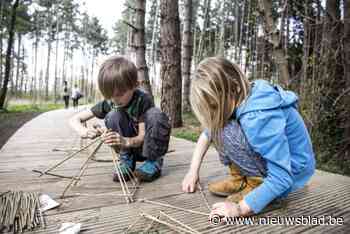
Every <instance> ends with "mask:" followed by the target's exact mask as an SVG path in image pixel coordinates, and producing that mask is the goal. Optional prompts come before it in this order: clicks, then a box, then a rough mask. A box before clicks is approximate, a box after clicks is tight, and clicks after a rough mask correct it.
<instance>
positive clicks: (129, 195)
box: [33, 134, 140, 203]
mask: <svg viewBox="0 0 350 234" xmlns="http://www.w3.org/2000/svg"><path fill="white" fill-rule="evenodd" d="M102 135H103V134H102ZM95 143H97V144H96V145H95V146H94V148H93V150H92V151H91V152H90V151H89V153H88V156H87V158H86V160H85V161H84V162H83V164H82V166H81V167H80V170H79V172H78V173H77V175H76V176H64V175H58V174H54V173H52V172H51V171H52V170H54V169H56V168H58V167H59V166H61V165H62V164H63V163H64V162H66V161H68V160H70V159H72V158H73V157H75V156H77V155H78V154H79V153H80V152H82V151H83V150H87V149H88V148H89V147H92V146H93V145H94V144H95ZM102 144H103V141H102V137H98V138H96V139H94V140H93V141H92V142H90V143H88V144H87V145H86V146H82V147H81V148H80V149H78V150H77V151H75V152H71V153H70V154H69V155H68V156H67V157H65V158H64V159H63V160H61V161H60V162H58V163H56V164H55V165H53V166H51V167H49V168H48V169H46V170H44V171H40V170H33V172H36V173H39V174H40V176H42V175H50V176H56V177H60V178H65V179H70V182H69V183H68V184H67V186H66V187H65V189H64V191H63V193H62V195H61V198H65V197H66V194H67V192H68V191H69V189H70V188H72V187H73V186H76V185H77V184H78V182H79V181H80V180H81V177H82V176H83V174H84V172H85V171H86V169H87V168H88V166H89V162H91V161H96V159H95V155H96V154H97V152H98V150H99V149H100V148H101V146H102ZM111 152H112V160H108V161H107V160H106V161H104V162H109V161H111V162H113V165H114V169H115V172H116V173H117V175H118V179H119V182H120V188H121V190H122V194H116V193H108V194H98V195H114V196H121V197H124V198H125V200H126V202H127V203H130V202H134V195H135V193H136V191H137V189H138V188H139V187H140V186H139V181H138V179H137V178H136V176H135V175H134V173H133V172H132V171H131V169H130V168H128V167H126V170H127V171H126V174H125V171H124V173H123V172H122V170H121V160H120V155H119V153H118V152H116V151H115V150H113V149H112V148H111ZM125 176H127V177H128V179H129V180H130V182H131V185H128V183H127V179H126V178H125ZM79 194H81V193H78V195H79ZM81 195H85V196H90V194H81ZM93 195H96V194H93Z"/></svg>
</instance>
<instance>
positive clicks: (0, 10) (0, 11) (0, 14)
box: [0, 1, 4, 88]
mask: <svg viewBox="0 0 350 234" xmlns="http://www.w3.org/2000/svg"><path fill="white" fill-rule="evenodd" d="M3 5H4V3H3V2H2V1H0V88H1V87H2V80H3V77H2V75H3V74H2V47H3V43H2V39H3V38H2V27H3V25H4V24H3V9H4V6H3Z"/></svg>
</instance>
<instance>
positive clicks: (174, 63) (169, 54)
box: [160, 0, 182, 127]
mask: <svg viewBox="0 0 350 234" xmlns="http://www.w3.org/2000/svg"><path fill="white" fill-rule="evenodd" d="M160 12H161V18H160V19H161V20H160V44H161V71H160V76H161V79H162V92H161V103H160V105H161V109H162V110H163V111H164V112H165V113H166V114H167V115H168V116H169V118H170V122H171V126H172V127H181V126H182V113H181V109H182V108H181V89H182V87H181V86H182V79H181V39H180V20H179V11H178V2H177V1H173V0H162V1H161V3H160Z"/></svg>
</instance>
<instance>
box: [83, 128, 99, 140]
mask: <svg viewBox="0 0 350 234" xmlns="http://www.w3.org/2000/svg"><path fill="white" fill-rule="evenodd" d="M101 134H102V132H101V129H100V128H95V127H93V128H85V130H84V131H82V132H81V133H80V134H79V135H80V137H81V138H85V139H86V138H89V139H94V138H96V137H98V136H100V135H101Z"/></svg>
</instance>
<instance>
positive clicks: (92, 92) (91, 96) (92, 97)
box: [85, 50, 95, 101]
mask: <svg viewBox="0 0 350 234" xmlns="http://www.w3.org/2000/svg"><path fill="white" fill-rule="evenodd" d="M94 67H95V52H94V50H92V58H91V81H90V82H91V83H90V95H89V96H90V98H91V100H95V92H94ZM85 97H87V94H85ZM88 101H89V100H88Z"/></svg>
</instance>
